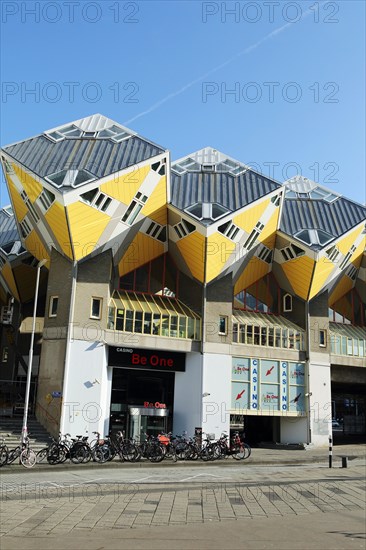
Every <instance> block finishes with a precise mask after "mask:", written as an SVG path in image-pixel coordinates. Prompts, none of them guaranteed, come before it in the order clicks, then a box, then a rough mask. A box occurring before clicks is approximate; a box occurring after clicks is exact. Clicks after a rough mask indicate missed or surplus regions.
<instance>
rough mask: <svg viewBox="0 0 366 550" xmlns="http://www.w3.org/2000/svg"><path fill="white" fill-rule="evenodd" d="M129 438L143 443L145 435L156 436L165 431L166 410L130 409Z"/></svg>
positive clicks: (166, 422) (167, 412)
mask: <svg viewBox="0 0 366 550" xmlns="http://www.w3.org/2000/svg"><path fill="white" fill-rule="evenodd" d="M129 413H130V414H129V416H130V422H129V437H132V438H133V439H136V440H137V441H140V442H141V441H145V439H146V436H145V434H146V433H147V434H149V435H153V436H156V435H158V434H159V433H161V432H166V431H167V424H168V416H169V410H168V409H160V410H159V409H146V408H144V407H130V410H129Z"/></svg>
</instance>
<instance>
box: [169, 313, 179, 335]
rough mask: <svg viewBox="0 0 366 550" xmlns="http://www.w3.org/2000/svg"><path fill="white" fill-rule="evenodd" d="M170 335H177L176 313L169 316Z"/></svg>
mask: <svg viewBox="0 0 366 550" xmlns="http://www.w3.org/2000/svg"><path fill="white" fill-rule="evenodd" d="M170 336H171V337H172V338H177V337H178V317H177V316H176V315H172V316H171V318H170Z"/></svg>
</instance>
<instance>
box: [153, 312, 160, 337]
mask: <svg viewBox="0 0 366 550" xmlns="http://www.w3.org/2000/svg"><path fill="white" fill-rule="evenodd" d="M153 319H154V320H153V334H160V329H161V315H160V313H154V316H153Z"/></svg>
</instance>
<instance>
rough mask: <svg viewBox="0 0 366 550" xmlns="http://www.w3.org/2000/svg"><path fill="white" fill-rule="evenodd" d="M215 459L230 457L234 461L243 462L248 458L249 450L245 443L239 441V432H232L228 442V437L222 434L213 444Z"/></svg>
mask: <svg viewBox="0 0 366 550" xmlns="http://www.w3.org/2000/svg"><path fill="white" fill-rule="evenodd" d="M214 451H215V458H228V457H229V456H232V457H233V458H234V459H235V460H243V459H246V458H249V456H250V454H251V448H250V446H249V445H248V444H247V443H244V441H242V440H241V438H240V435H239V432H234V434H233V436H232V438H231V439H230V445H229V442H228V435H227V433H226V432H222V434H221V437H220V439H218V440H217V441H216V443H215V444H214Z"/></svg>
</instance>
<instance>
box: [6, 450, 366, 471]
mask: <svg viewBox="0 0 366 550" xmlns="http://www.w3.org/2000/svg"><path fill="white" fill-rule="evenodd" d="M341 456H348V457H349V459H350V462H351V461H352V460H355V459H362V460H366V444H361V443H360V444H357V445H335V446H334V447H333V465H334V466H340V465H341V458H340V457H341ZM328 461H329V453H328V447H324V448H321V449H319V448H317V449H312V448H309V449H297V448H295V449H294V448H291V446H288V448H285V447H284V446H281V447H279V448H275V447H274V448H270V449H268V448H266V449H265V448H253V449H252V454H251V456H250V457H249V459H246V460H244V461H236V460H232V459H231V458H228V459H227V460H221V461H213V462H203V461H201V460H197V461H179V462H177V463H174V462H173V461H169V460H164V461H163V462H160V463H158V464H153V466H154V468H167V467H173V468H174V467H176V465H177V464H179V466H187V467H196V466H197V467H198V468H199V467H202V466H203V465H204V466H205V467H207V466H208V467H210V466H212V465H215V466H217V465H218V464H220V465H222V466H234V465H237V464H238V463H240V464H245V465H249V464H250V465H265V464H272V465H273V464H279V465H280V464H288V465H291V464H293V465H296V464H307V463H325V462H326V463H328ZM151 466H152V464H151V462H149V461H147V460H143V461H141V462H138V463H134V464H130V463H128V462H123V463H121V461H120V460H116V459H115V460H114V461H113V462H108V463H106V464H101V465H97V467H100V468H121V467H123V468H146V467H151ZM95 467H96V464H95V463H93V462H89V463H88V464H78V465H75V464H72V463H69V462H67V463H65V464H57V465H55V466H50V465H49V464H36V466H35V467H34V468H33V469H32V471H36V470H40V471H46V470H48V469H50V470H55V469H57V470H58V471H62V470H69V469H70V468H71V469H78V468H84V469H87V468H95ZM15 471H16V472H17V473H24V474H26V473H27V471H28V470H27V469H26V468H24V467H23V466H21V465H19V464H12V465H10V466H5V467H3V468H2V469H1V470H0V475H3V474H4V475H6V474H8V473H14V472H15Z"/></svg>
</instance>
